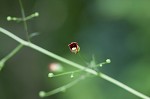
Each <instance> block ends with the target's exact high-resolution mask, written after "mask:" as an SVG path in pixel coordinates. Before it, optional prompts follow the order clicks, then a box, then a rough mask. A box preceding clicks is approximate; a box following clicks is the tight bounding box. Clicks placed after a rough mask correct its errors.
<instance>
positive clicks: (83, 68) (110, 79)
mask: <svg viewBox="0 0 150 99" xmlns="http://www.w3.org/2000/svg"><path fill="white" fill-rule="evenodd" d="M0 32H2V33H4V34H5V35H7V36H9V37H11V38H13V39H14V40H16V41H17V42H19V43H21V44H22V45H25V46H28V47H30V48H32V49H35V50H37V51H39V52H41V53H43V54H45V55H47V56H50V57H52V58H54V59H57V60H59V61H62V62H64V63H66V64H69V65H71V66H74V67H76V68H78V69H80V70H83V71H86V72H88V73H90V74H93V75H96V76H100V77H101V78H103V79H105V80H107V81H109V82H111V83H113V84H115V85H117V86H119V87H121V88H123V89H125V90H127V91H128V92H130V93H132V94H134V95H136V96H138V97H140V98H142V99H150V97H148V96H146V95H144V94H142V93H140V92H138V91H136V90H134V89H132V88H130V87H128V86H127V85H125V84H123V83H121V82H119V81H117V80H115V79H113V78H111V77H109V76H107V75H105V74H103V73H100V74H99V73H97V72H96V71H94V70H92V69H90V68H87V67H84V66H82V65H80V64H77V63H75V62H72V61H70V60H67V59H65V58H63V57H61V56H58V55H56V54H54V53H52V52H50V51H47V50H45V49H43V48H41V47H39V46H37V45H35V44H33V43H31V42H27V41H25V40H23V39H21V38H19V37H17V36H16V35H14V34H13V33H11V32H9V31H7V30H5V29H3V28H1V27H0Z"/></svg>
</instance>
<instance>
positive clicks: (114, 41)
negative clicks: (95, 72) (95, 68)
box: [0, 0, 150, 99]
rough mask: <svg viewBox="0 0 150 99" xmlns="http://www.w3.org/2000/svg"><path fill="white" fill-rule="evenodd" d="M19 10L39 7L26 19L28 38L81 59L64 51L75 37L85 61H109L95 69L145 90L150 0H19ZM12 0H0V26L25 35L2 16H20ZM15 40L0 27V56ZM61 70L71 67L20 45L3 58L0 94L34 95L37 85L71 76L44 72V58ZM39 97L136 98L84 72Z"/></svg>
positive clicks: (149, 79) (148, 87) (17, 98)
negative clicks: (65, 87) (31, 35)
mask: <svg viewBox="0 0 150 99" xmlns="http://www.w3.org/2000/svg"><path fill="white" fill-rule="evenodd" d="M22 2H23V6H24V9H25V14H26V15H27V16H28V15H30V14H32V13H34V12H39V14H40V16H39V17H37V18H33V19H31V20H29V21H27V24H28V31H29V33H33V32H38V33H40V35H39V36H36V37H34V38H33V39H32V40H31V41H32V42H33V43H35V44H37V45H39V46H41V47H43V48H45V49H47V50H49V51H51V52H53V53H56V54H58V55H60V56H62V57H65V58H67V59H69V60H72V61H74V62H77V63H80V64H82V65H85V63H84V62H83V61H82V60H81V59H80V57H79V56H78V55H74V54H72V53H70V51H69V48H68V44H69V43H70V42H72V41H76V42H78V43H79V45H80V47H81V52H80V54H81V55H82V56H83V57H84V58H85V59H86V61H87V62H90V61H91V59H92V56H93V55H94V56H95V59H96V62H97V63H100V62H103V61H105V60H106V59H107V58H110V59H111V60H112V63H111V64H108V65H105V66H104V67H102V68H99V71H101V72H103V73H105V74H107V75H109V76H111V77H113V78H115V79H117V80H119V81H121V82H123V83H125V84H127V85H128V86H130V87H132V88H134V89H136V90H138V91H140V92H142V93H144V94H146V95H148V96H150V76H149V75H150V6H149V5H150V1H149V0H22ZM20 10H21V9H20V6H19V2H18V0H0V27H3V28H5V29H7V30H9V31H11V32H12V33H14V34H15V35H17V36H19V37H21V38H23V39H25V40H26V36H25V35H26V34H25V30H24V26H23V23H16V22H13V21H11V22H8V21H7V20H6V18H7V16H16V17H21V11H20ZM17 45H18V43H17V42H16V41H14V40H12V39H11V38H9V37H7V36H6V35H4V34H2V33H0V59H2V58H3V57H5V56H6V55H7V54H8V53H9V52H11V51H12V50H13V49H14V48H15V47H16V46H17ZM53 62H56V63H59V64H61V65H62V67H63V72H65V71H71V70H75V69H76V68H73V67H71V66H69V65H66V64H64V63H61V62H59V61H57V60H55V59H53V58H51V57H48V56H46V55H43V54H41V53H39V52H37V51H35V50H33V49H30V48H27V47H24V48H23V49H21V50H20V51H19V52H18V53H17V54H16V55H15V56H14V57H12V58H11V59H10V60H8V61H7V63H6V65H5V67H4V68H3V70H2V71H1V72H0V99H40V97H39V96H38V93H39V91H41V90H44V91H50V90H53V89H55V88H58V87H60V86H62V85H65V84H67V83H69V82H71V81H72V80H74V79H76V78H78V77H79V76H80V75H79V74H75V75H74V76H75V77H74V78H70V75H65V76H62V77H57V78H52V79H50V78H48V77H47V74H48V73H49V72H50V70H49V67H48V66H49V64H50V63H53ZM45 99H140V98H138V97H136V96H134V95H132V94H131V93H129V92H127V91H125V90H123V89H121V88H119V87H118V86H116V85H113V84H112V83H109V82H107V81H105V80H103V79H101V78H97V77H90V78H87V79H85V80H83V81H81V82H80V83H78V84H76V85H75V86H73V87H71V88H70V89H68V90H66V92H64V93H58V94H55V95H53V96H50V97H47V98H45Z"/></svg>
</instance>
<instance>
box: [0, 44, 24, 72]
mask: <svg viewBox="0 0 150 99" xmlns="http://www.w3.org/2000/svg"><path fill="white" fill-rule="evenodd" d="M22 47H23V45H22V44H19V45H18V46H17V47H16V48H15V49H14V50H12V51H11V52H10V53H9V54H8V55H7V56H6V57H4V58H3V59H1V60H0V71H1V70H2V68H3V67H4V65H5V62H6V61H7V60H8V59H10V58H11V57H12V56H14V55H15V54H16V53H17V52H18V51H19V50H20V49H21V48H22Z"/></svg>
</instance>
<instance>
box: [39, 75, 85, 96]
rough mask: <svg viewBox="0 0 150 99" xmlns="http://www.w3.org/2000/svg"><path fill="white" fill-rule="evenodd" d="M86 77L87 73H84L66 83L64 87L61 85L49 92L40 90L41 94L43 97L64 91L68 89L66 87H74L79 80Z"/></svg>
mask: <svg viewBox="0 0 150 99" xmlns="http://www.w3.org/2000/svg"><path fill="white" fill-rule="evenodd" d="M85 77H86V76H85V75H82V76H80V77H79V78H77V79H76V80H74V81H72V82H70V83H69V84H67V85H64V86H62V87H59V88H56V89H54V90H52V91H49V92H44V91H40V92H39V96H40V97H42V98H43V97H47V96H51V95H53V94H56V93H59V92H64V91H66V89H68V88H70V87H72V86H73V85H75V84H77V83H78V82H79V81H81V80H83V79H84V78H85Z"/></svg>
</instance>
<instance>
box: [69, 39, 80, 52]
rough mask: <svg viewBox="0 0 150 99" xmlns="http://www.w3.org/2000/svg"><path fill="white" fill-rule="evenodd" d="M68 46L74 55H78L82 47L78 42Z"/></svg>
mask: <svg viewBox="0 0 150 99" xmlns="http://www.w3.org/2000/svg"><path fill="white" fill-rule="evenodd" d="M68 46H69V49H70V51H71V52H72V53H75V54H77V53H78V52H79V51H80V47H79V45H78V43H77V42H71V43H70V44H69V45H68Z"/></svg>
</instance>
